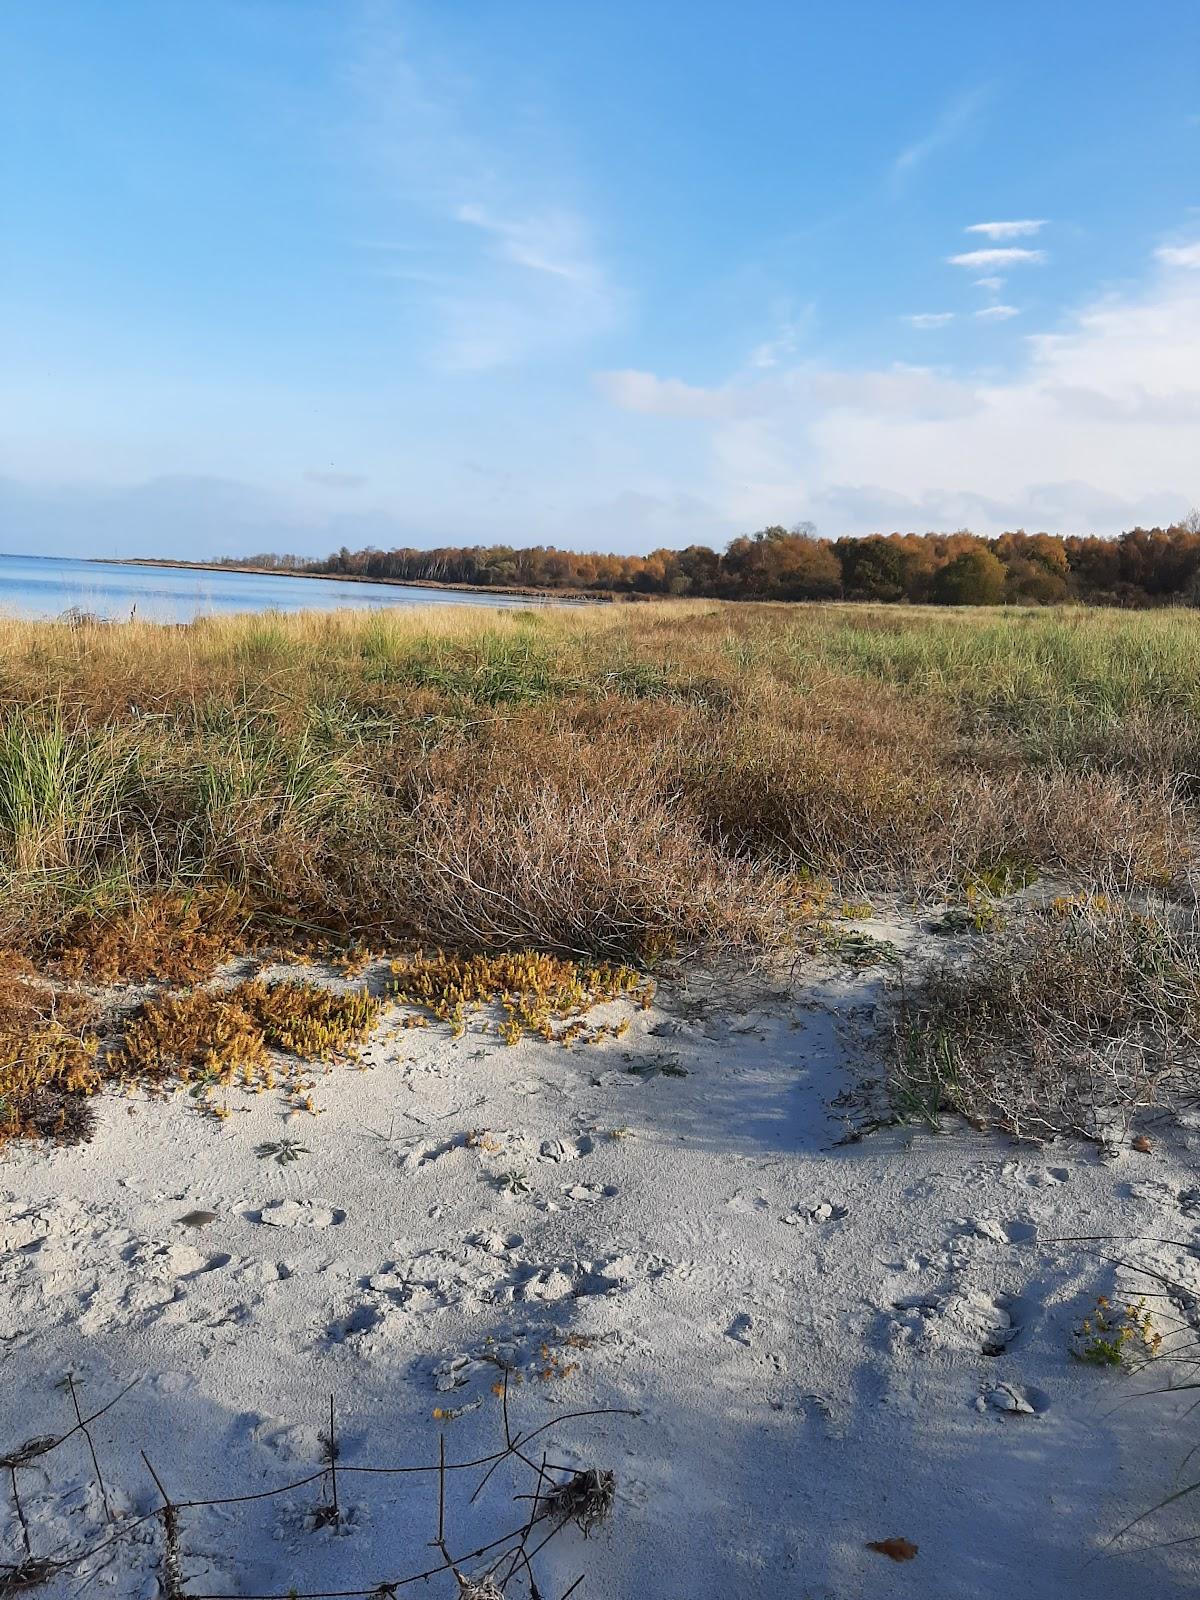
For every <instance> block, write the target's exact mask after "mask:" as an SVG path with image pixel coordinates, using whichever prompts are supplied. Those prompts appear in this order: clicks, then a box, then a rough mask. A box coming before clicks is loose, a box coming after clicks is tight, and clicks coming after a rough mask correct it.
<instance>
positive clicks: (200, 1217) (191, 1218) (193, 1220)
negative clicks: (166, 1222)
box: [179, 1211, 217, 1228]
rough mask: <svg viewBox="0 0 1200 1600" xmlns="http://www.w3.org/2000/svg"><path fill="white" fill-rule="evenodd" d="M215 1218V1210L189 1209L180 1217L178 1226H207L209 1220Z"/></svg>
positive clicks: (214, 1219)
mask: <svg viewBox="0 0 1200 1600" xmlns="http://www.w3.org/2000/svg"><path fill="white" fill-rule="evenodd" d="M216 1220H217V1213H216V1212H215V1211H189V1212H188V1213H187V1214H186V1215H185V1216H182V1217H180V1219H179V1226H180V1227H181V1228H207V1227H208V1225H209V1223H210V1222H215V1221H216Z"/></svg>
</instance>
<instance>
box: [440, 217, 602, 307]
mask: <svg viewBox="0 0 1200 1600" xmlns="http://www.w3.org/2000/svg"><path fill="white" fill-rule="evenodd" d="M455 214H456V216H457V219H458V221H459V222H465V223H467V224H468V225H469V226H470V227H474V228H479V229H481V230H482V231H483V232H484V233H486V234H488V235H490V237H491V238H492V239H494V240H495V241H496V244H497V248H498V251H499V254H500V255H501V256H502V257H503V258H504V259H505V260H507V261H511V262H513V263H514V264H515V265H516V266H518V267H527V268H528V269H529V271H530V272H544V273H545V274H546V276H547V277H550V278H562V279H563V280H564V281H565V282H567V283H574V284H580V285H587V286H589V287H595V286H596V285H597V283H598V282H599V280H600V279H601V277H602V273H601V270H600V268H599V266H598V265H597V263H596V261H595V260H594V259H593V258H592V256H591V255H590V254H589V252H588V249H587V246H586V244H585V241H584V239H583V237H582V228H581V224H580V220H579V218H578V217H576V216H573V215H571V214H570V213H567V212H561V211H558V212H555V211H551V212H545V213H542V214H540V215H539V214H535V215H533V216H525V217H500V216H495V215H494V214H492V213H491V212H489V211H488V210H487V209H486V208H485V207H484V206H481V205H460V206H459V207H458V209H457V211H456V213H455Z"/></svg>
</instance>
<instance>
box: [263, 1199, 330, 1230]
mask: <svg viewBox="0 0 1200 1600" xmlns="http://www.w3.org/2000/svg"><path fill="white" fill-rule="evenodd" d="M255 1220H256V1221H258V1222H263V1223H266V1225H267V1227H269V1228H333V1227H336V1226H337V1224H338V1223H339V1222H344V1221H345V1220H346V1213H345V1212H344V1211H339V1210H337V1209H336V1207H334V1206H322V1205H318V1204H317V1202H316V1201H315V1200H269V1201H268V1202H267V1204H266V1205H265V1206H263V1208H262V1210H261V1211H260V1212H259V1213H258V1216H257V1218H256V1219H255Z"/></svg>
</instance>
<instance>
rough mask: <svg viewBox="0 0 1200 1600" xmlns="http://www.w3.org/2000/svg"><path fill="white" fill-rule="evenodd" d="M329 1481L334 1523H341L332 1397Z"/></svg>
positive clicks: (330, 1403) (330, 1397)
mask: <svg viewBox="0 0 1200 1600" xmlns="http://www.w3.org/2000/svg"><path fill="white" fill-rule="evenodd" d="M329 1480H330V1493H331V1494H332V1496H333V1515H334V1518H335V1520H336V1521H338V1522H340V1521H341V1512H340V1511H339V1510H338V1492H337V1435H336V1434H335V1433H334V1431H333V1396H332V1395H330V1396H329Z"/></svg>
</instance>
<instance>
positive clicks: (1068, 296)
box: [0, 0, 1200, 557]
mask: <svg viewBox="0 0 1200 1600" xmlns="http://www.w3.org/2000/svg"><path fill="white" fill-rule="evenodd" d="M2 26H3V33H4V48H3V51H2V53H0V59H2V63H3V64H2V66H0V144H2V147H3V150H4V152H5V154H4V158H3V159H4V168H3V172H2V173H0V205H2V210H3V260H2V262H0V340H2V344H0V349H2V351H3V361H2V364H0V368H2V369H0V519H2V520H0V548H4V549H8V550H34V551H45V552H47V553H64V554H66V553H71V554H98V555H111V554H114V553H121V554H147V553H159V554H176V555H182V556H195V557H202V556H207V555H219V554H223V553H235V552H247V551H251V550H260V549H269V548H274V549H289V550H296V551H303V552H324V551H326V550H327V549H329V548H332V547H334V546H336V545H339V544H341V543H343V542H345V543H348V544H350V545H361V544H365V543H376V544H380V545H391V544H396V543H412V544H418V545H421V544H433V543H437V542H454V543H466V542H476V541H491V540H504V541H509V542H514V543H536V542H553V543H558V544H563V545H569V546H575V547H588V548H605V549H613V550H644V549H649V548H652V547H653V546H656V545H660V544H668V545H682V544H685V543H688V542H691V541H694V540H703V541H706V542H711V543H716V544H720V543H723V542H724V541H725V540H727V539H728V538H730V537H732V536H733V535H734V534H736V533H738V532H741V531H747V530H750V529H753V528H756V527H759V526H762V525H764V524H766V523H769V522H779V521H782V522H785V523H791V522H794V521H797V520H800V519H811V520H812V521H815V522H816V523H817V525H818V527H819V529H820V530H821V532H823V533H827V534H830V535H837V534H841V533H866V532H872V531H879V530H883V531H889V530H891V529H893V528H900V529H910V528H913V529H918V530H924V529H928V528H942V529H946V528H956V527H961V526H970V527H972V528H975V529H977V530H978V531H980V532H996V531H1000V530H1002V529H1003V528H1006V527H1008V528H1012V527H1020V526H1024V527H1026V528H1029V529H1033V528H1047V529H1050V530H1052V531H1062V532H1087V531H1095V532H1102V533H1109V532H1114V531H1117V530H1119V529H1120V528H1121V527H1124V526H1129V525H1131V524H1132V523H1134V522H1136V521H1139V520H1140V521H1142V522H1151V521H1155V520H1168V519H1170V518H1171V517H1173V516H1179V515H1181V514H1182V513H1183V512H1185V511H1186V510H1187V509H1188V507H1189V506H1190V505H1192V504H1193V503H1195V502H1197V501H1200V450H1198V449H1197V448H1196V441H1197V438H1198V437H1200V432H1198V430H1200V74H1198V73H1197V64H1198V63H1200V7H1197V6H1196V5H1195V4H1194V0H1178V3H1172V0H1156V3H1155V4H1153V5H1150V6H1143V7H1140V8H1137V9H1136V10H1131V9H1130V7H1129V6H1128V5H1127V4H1124V3H1120V4H1118V3H1116V0H1088V3H1086V4H1084V3H1077V0H1060V3H1059V4H1058V5H1056V6H1052V7H1050V6H1046V5H1045V4H1044V3H1038V4H1031V3H1024V0H1011V3H1009V4H1006V5H1004V6H986V7H985V6H980V5H963V4H962V3H961V0H957V3H955V4H942V3H940V0H919V3H914V4H912V5H909V6H897V5H896V4H894V3H876V0H859V3H853V0H851V3H842V4H838V5H836V6H835V5H821V6H817V5H808V4H801V3H797V0H790V3H780V4H775V3H766V0H740V3H736V4H733V3H715V0H688V3H687V4H686V5H685V4H683V3H681V0H637V3H630V0H604V3H603V4H601V3H600V0H573V3H567V4H563V3H551V0H470V3H468V0H439V3H437V4H432V3H430V4H403V3H388V0H362V3H360V0H322V3H316V0H205V4H203V5H197V4H195V3H193V0H108V3H106V4H103V5H101V4H98V3H97V0H55V3H54V4H53V5H44V4H36V3H34V0H14V3H13V4H11V5H10V6H8V7H7V8H6V9H5V13H4V18H3V24H2Z"/></svg>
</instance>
